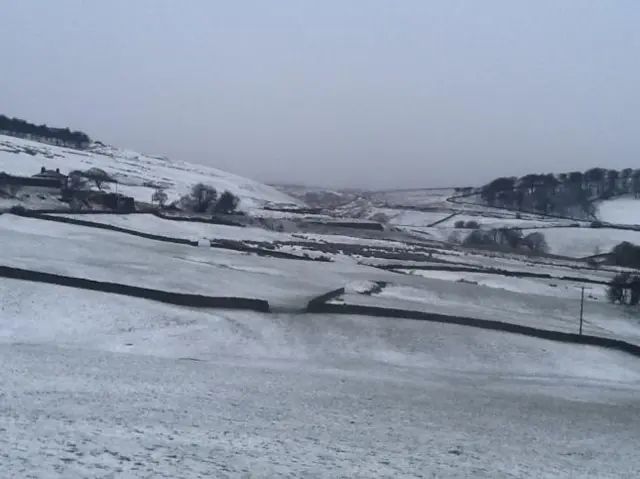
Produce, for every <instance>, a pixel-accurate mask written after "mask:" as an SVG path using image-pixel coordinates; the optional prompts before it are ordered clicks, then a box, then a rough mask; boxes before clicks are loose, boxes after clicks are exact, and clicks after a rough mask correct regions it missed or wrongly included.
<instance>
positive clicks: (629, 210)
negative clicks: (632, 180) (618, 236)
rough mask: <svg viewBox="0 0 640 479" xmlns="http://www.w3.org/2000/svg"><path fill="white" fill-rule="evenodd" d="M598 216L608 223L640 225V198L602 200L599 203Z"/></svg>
mask: <svg viewBox="0 0 640 479" xmlns="http://www.w3.org/2000/svg"><path fill="white" fill-rule="evenodd" d="M598 218H599V219H600V220H601V221H605V222H607V223H614V224H620V225H640V200H638V199H635V198H633V197H622V198H614V199H611V200H604V201H601V202H600V203H598Z"/></svg>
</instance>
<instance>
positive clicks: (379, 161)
mask: <svg viewBox="0 0 640 479" xmlns="http://www.w3.org/2000/svg"><path fill="white" fill-rule="evenodd" d="M0 15H1V19H0V22H1V26H0V112H1V113H5V114H8V115H11V116H19V117H23V118H25V119H27V120H30V121H33V122H37V123H41V122H45V123H47V124H50V125H54V126H69V127H71V128H73V129H81V130H84V131H86V132H87V133H89V135H91V136H92V137H93V138H95V139H99V140H103V141H105V142H108V143H112V144H114V145H115V146H120V147H128V148H130V149H136V150H142V151H144V152H148V153H158V154H165V155H168V156H169V157H174V158H180V159H184V160H187V161H192V162H198V163H205V164H209V165H214V166H216V167H218V168H221V169H224V170H228V171H231V172H234V173H238V174H242V175H245V176H250V177H253V178H256V179H259V180H262V181H268V182H298V183H307V184H316V185H330V186H359V187H379V188H383V187H388V188H393V187H419V186H449V185H460V184H473V183H481V182H483V181H485V180H487V179H490V178H492V177H495V176H496V175H512V174H513V175H518V174H523V173H527V172H530V171H535V172H547V171H566V170H572V169H586V168H588V167H592V166H596V165H602V166H610V167H626V166H631V167H640V1H638V0H600V1H590V0H562V1H560V0H529V1H527V0H522V1H514V0H481V1H480V0H467V1H456V0H440V1H430V0H385V1H382V0H307V1H303V0H270V1H267V0H255V1H243V0H224V1H222V0H221V1H217V0H180V1H178V0H108V1H92V0H85V1H81V0H57V1H52V0H13V1H9V0H7V1H5V2H2V8H1V9H0Z"/></svg>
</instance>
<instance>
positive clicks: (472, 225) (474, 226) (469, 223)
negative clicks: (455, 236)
mask: <svg viewBox="0 0 640 479" xmlns="http://www.w3.org/2000/svg"><path fill="white" fill-rule="evenodd" d="M465 227H467V228H469V229H470V230H477V229H478V228H480V223H478V222H477V221H475V220H470V221H467V223H466V224H465Z"/></svg>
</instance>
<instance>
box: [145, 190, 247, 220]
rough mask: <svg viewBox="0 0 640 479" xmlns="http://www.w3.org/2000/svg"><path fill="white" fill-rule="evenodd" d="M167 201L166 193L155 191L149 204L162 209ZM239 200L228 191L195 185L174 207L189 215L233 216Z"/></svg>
mask: <svg viewBox="0 0 640 479" xmlns="http://www.w3.org/2000/svg"><path fill="white" fill-rule="evenodd" d="M167 200H168V196H167V193H166V192H165V191H164V190H163V189H162V188H159V189H157V190H156V191H155V192H154V193H153V195H152V196H151V202H152V203H156V204H158V205H159V206H160V207H161V208H164V207H165V205H166V203H167ZM239 204H240V198H238V197H237V196H236V195H234V194H233V193H231V192H230V191H223V192H222V193H221V194H220V195H218V191H217V190H216V189H215V188H214V187H213V186H211V185H207V184H204V183H197V184H195V185H193V186H192V187H191V191H190V192H189V194H187V195H184V196H183V197H182V198H180V199H179V200H178V201H177V202H176V203H175V206H177V207H179V208H180V209H182V210H185V211H189V212H191V213H200V214H203V213H212V214H227V215H229V214H233V213H235V212H236V210H237V209H238V205H239Z"/></svg>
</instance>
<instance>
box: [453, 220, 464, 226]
mask: <svg viewBox="0 0 640 479" xmlns="http://www.w3.org/2000/svg"><path fill="white" fill-rule="evenodd" d="M453 226H455V227H456V228H464V221H463V220H458V221H456V222H455V223H454V224H453Z"/></svg>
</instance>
